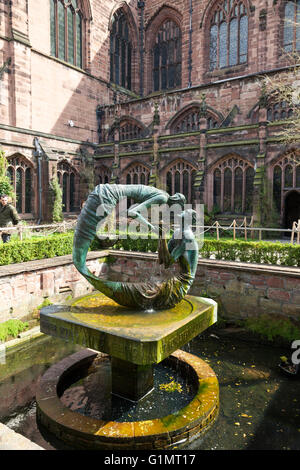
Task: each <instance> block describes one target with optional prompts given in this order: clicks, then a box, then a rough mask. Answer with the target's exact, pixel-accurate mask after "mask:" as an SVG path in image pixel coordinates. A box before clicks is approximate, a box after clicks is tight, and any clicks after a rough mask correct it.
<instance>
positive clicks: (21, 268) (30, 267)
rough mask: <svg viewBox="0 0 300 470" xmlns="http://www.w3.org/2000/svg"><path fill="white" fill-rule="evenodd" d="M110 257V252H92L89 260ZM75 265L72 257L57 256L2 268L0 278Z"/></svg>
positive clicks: (88, 256)
mask: <svg viewBox="0 0 300 470" xmlns="http://www.w3.org/2000/svg"><path fill="white" fill-rule="evenodd" d="M108 255H109V251H91V252H89V253H88V255H87V260H88V261H90V260H94V259H97V258H103V257H105V256H108ZM67 264H73V259H72V255H65V256H56V257H55V258H45V259H39V260H34V261H26V262H24V263H16V264H8V265H6V266H0V278H1V277H5V276H13V275H16V274H22V273H26V272H31V271H42V270H44V269H49V268H57V267H59V266H65V265H67Z"/></svg>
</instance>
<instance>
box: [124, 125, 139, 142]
mask: <svg viewBox="0 0 300 470" xmlns="http://www.w3.org/2000/svg"><path fill="white" fill-rule="evenodd" d="M142 136H143V129H142V128H141V127H140V126H138V125H137V124H135V123H133V122H125V123H124V124H121V126H120V141H123V140H134V139H140V138H141V137H142Z"/></svg>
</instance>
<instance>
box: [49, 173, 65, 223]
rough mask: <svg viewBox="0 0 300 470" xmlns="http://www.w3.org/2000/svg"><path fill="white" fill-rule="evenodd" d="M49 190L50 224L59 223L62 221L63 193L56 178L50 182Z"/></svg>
mask: <svg viewBox="0 0 300 470" xmlns="http://www.w3.org/2000/svg"><path fill="white" fill-rule="evenodd" d="M50 189H51V198H52V222H61V221H62V220H63V203H62V198H63V192H62V188H61V187H60V184H59V182H58V179H57V177H55V178H53V179H52V180H51V183H50Z"/></svg>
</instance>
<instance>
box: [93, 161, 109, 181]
mask: <svg viewBox="0 0 300 470" xmlns="http://www.w3.org/2000/svg"><path fill="white" fill-rule="evenodd" d="M109 181H110V170H109V169H108V168H107V167H105V166H103V165H102V166H96V168H95V184H96V185H98V184H106V183H109Z"/></svg>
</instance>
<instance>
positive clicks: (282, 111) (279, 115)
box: [267, 101, 294, 121]
mask: <svg viewBox="0 0 300 470" xmlns="http://www.w3.org/2000/svg"><path fill="white" fill-rule="evenodd" d="M293 114H294V109H293V107H292V106H288V104H287V102H286V101H280V102H278V103H270V104H269V106H268V109H267V119H268V121H280V120H283V119H291V118H292V117H293Z"/></svg>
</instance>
